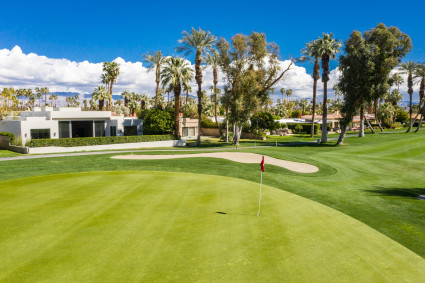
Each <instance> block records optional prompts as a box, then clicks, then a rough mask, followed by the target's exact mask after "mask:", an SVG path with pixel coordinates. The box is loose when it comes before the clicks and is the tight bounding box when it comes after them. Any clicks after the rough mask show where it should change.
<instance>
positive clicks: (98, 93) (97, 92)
mask: <svg viewBox="0 0 425 283" xmlns="http://www.w3.org/2000/svg"><path fill="white" fill-rule="evenodd" d="M92 98H93V99H94V100H99V110H100V111H103V106H104V104H105V99H108V98H109V93H108V90H107V89H106V87H104V86H98V87H96V88H95V89H94V91H93V94H92Z"/></svg>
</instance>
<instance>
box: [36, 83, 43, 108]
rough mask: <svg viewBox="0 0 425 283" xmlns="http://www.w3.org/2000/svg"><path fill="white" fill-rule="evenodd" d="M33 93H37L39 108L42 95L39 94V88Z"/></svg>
mask: <svg viewBox="0 0 425 283" xmlns="http://www.w3.org/2000/svg"><path fill="white" fill-rule="evenodd" d="M35 92H36V93H37V98H38V107H41V98H43V93H42V92H41V88H39V87H36V88H35Z"/></svg>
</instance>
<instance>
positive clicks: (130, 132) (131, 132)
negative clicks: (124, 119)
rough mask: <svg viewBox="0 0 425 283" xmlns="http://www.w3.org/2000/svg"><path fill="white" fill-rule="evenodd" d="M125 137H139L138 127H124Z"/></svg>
mask: <svg viewBox="0 0 425 283" xmlns="http://www.w3.org/2000/svg"><path fill="white" fill-rule="evenodd" d="M124 136H137V126H124Z"/></svg>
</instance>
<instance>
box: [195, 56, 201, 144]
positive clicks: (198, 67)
mask: <svg viewBox="0 0 425 283" xmlns="http://www.w3.org/2000/svg"><path fill="white" fill-rule="evenodd" d="M201 60H202V54H201V51H199V50H197V51H196V57H195V80H196V83H197V84H198V92H197V94H198V138H197V140H196V144H197V145H198V146H199V145H201V118H202V96H203V94H202V69H201Z"/></svg>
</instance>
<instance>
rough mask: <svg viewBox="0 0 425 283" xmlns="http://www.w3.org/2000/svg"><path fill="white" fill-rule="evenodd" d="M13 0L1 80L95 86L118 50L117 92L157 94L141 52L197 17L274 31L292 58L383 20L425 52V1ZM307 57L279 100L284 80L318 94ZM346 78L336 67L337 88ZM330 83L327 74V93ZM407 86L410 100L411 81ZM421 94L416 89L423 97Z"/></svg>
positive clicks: (6, 7) (0, 29) (0, 49)
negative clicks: (325, 37)
mask: <svg viewBox="0 0 425 283" xmlns="http://www.w3.org/2000/svg"><path fill="white" fill-rule="evenodd" d="M3 2H4V3H2V4H1V8H2V15H1V16H0V87H11V86H13V87H25V88H34V87H36V86H39V87H44V86H47V87H50V89H51V91H56V92H78V93H81V94H90V93H91V92H92V90H93V89H94V88H95V87H96V86H97V85H98V84H100V74H101V72H102V66H101V62H105V61H112V60H115V61H117V62H119V63H120V64H121V67H120V68H121V75H120V77H119V78H118V81H117V84H116V86H115V87H114V95H119V94H120V92H121V91H123V90H125V89H127V90H131V91H135V92H137V93H146V94H148V95H153V93H154V88H155V84H154V78H153V74H152V72H148V71H147V69H146V68H145V66H144V65H142V63H141V62H140V61H141V60H142V57H141V55H142V54H145V53H147V52H148V51H152V52H153V51H156V50H162V51H163V53H164V54H166V55H172V54H175V53H176V52H175V51H174V49H175V47H176V46H177V45H178V42H177V41H178V39H179V38H180V37H181V32H182V31H183V30H189V29H190V28H191V27H195V28H198V27H201V28H203V29H206V30H210V31H211V32H212V33H214V34H216V35H217V36H222V37H225V38H227V39H230V37H231V36H232V35H234V34H236V33H245V34H249V33H250V32H251V31H258V32H264V33H266V35H267V37H268V40H269V41H274V42H276V43H277V44H278V45H279V46H280V53H281V57H282V61H285V60H288V59H290V58H291V57H298V56H299V55H300V53H299V52H300V49H302V48H303V47H304V46H305V43H306V42H309V41H311V40H314V39H316V38H317V37H318V36H320V35H321V34H322V32H333V33H334V34H335V37H336V38H338V39H340V40H342V41H344V40H345V39H346V38H347V37H348V36H349V35H350V33H351V32H352V31H353V30H355V29H357V30H359V31H365V30H369V29H371V28H373V27H375V26H376V25H377V24H378V23H380V22H383V23H384V24H386V25H387V26H397V27H399V28H400V29H401V30H402V31H403V32H405V33H407V34H408V35H410V37H411V38H412V41H413V46H414V47H413V50H412V51H411V53H410V54H409V55H408V56H406V58H405V61H407V60H414V61H418V62H425V36H424V35H425V32H424V31H425V21H424V16H423V15H424V11H425V1H406V2H401V1H398V2H396V1H392V0H391V1H371V0H369V1H364V0H359V1H350V0H347V1H317V0H316V1H291V2H286V1H251V0H247V1H230V0H227V1H222V0H217V1H192V0H181V1H125V0H121V1H80V0H77V1H26V0H23V1H7V2H5V1H3ZM322 3H324V4H323V5H322ZM15 46H16V47H15ZM188 59H189V60H191V61H192V62H193V58H188ZM83 61H85V62H83ZM282 64H283V66H284V65H285V64H289V61H286V62H282ZM297 65H298V66H296V67H294V68H293V70H291V71H290V72H289V73H288V74H287V75H286V76H285V79H284V80H283V81H281V82H279V84H278V85H277V86H276V90H277V91H276V93H275V94H276V95H275V96H274V97H273V98H274V99H275V100H276V99H277V98H280V95H279V90H280V88H281V87H284V88H291V89H292V90H293V97H294V98H311V92H312V79H311V76H310V75H309V73H311V69H312V66H311V65H310V64H308V63H305V64H301V65H300V64H297ZM336 66H337V62H336V61H334V62H332V63H331V68H332V69H334V68H336ZM337 81H338V74H337V72H336V70H334V71H333V72H331V81H330V82H329V88H330V92H331V94H330V95H331V97H332V90H331V87H332V85H333V84H334V83H337ZM220 83H222V81H220ZM220 83H219V86H220ZM211 84H212V72H211V70H208V68H207V69H205V74H204V88H205V89H208V88H209V86H210V85H211ZM320 88H321V85H320V84H319V89H318V97H319V98H320V97H321V89H320ZM415 88H416V89H417V88H418V86H417V85H416V86H415ZM400 90H401V91H402V93H403V94H404V95H405V100H406V97H407V93H406V91H407V89H406V88H405V86H403V87H402V88H401V89H400ZM417 97H418V95H417V90H415V94H414V96H413V99H414V101H415V100H417Z"/></svg>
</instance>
